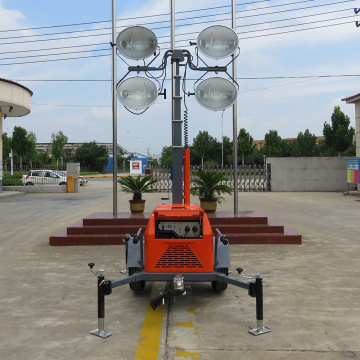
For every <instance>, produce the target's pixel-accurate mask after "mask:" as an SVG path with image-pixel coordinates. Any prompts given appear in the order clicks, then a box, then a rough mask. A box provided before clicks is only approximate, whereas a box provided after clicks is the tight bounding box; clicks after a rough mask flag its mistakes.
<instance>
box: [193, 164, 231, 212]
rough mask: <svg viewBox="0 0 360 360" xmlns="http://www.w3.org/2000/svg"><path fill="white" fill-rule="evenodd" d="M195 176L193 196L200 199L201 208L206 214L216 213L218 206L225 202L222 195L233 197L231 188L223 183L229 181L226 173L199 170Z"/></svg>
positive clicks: (195, 172)
mask: <svg viewBox="0 0 360 360" xmlns="http://www.w3.org/2000/svg"><path fill="white" fill-rule="evenodd" d="M193 175H195V178H194V179H193V180H192V182H193V184H194V186H192V188H191V194H192V195H196V196H198V197H199V199H200V206H201V207H202V208H203V209H204V210H205V211H206V212H214V211H216V208H217V204H218V203H219V204H221V201H222V200H224V198H223V197H222V196H221V195H222V194H225V193H226V194H229V195H231V188H230V187H229V186H228V185H226V184H224V183H223V182H224V181H226V180H227V178H226V176H225V175H224V173H222V172H217V171H206V170H202V169H199V170H197V171H194V172H193Z"/></svg>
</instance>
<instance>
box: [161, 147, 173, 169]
mask: <svg viewBox="0 0 360 360" xmlns="http://www.w3.org/2000/svg"><path fill="white" fill-rule="evenodd" d="M171 164H172V148H171V146H164V147H163V148H162V150H161V157H160V165H161V166H170V165H171Z"/></svg>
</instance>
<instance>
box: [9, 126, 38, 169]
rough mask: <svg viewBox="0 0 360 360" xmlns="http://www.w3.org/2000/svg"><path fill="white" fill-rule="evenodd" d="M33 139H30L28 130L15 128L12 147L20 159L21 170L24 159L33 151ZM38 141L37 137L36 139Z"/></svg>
mask: <svg viewBox="0 0 360 360" xmlns="http://www.w3.org/2000/svg"><path fill="white" fill-rule="evenodd" d="M31 138H32V136H30V139H29V137H28V132H27V131H26V129H24V128H22V127H20V126H15V127H14V131H13V134H12V139H11V147H12V149H13V151H14V153H15V154H17V155H18V156H19V158H20V169H22V163H23V157H24V156H25V155H26V154H27V153H28V152H29V151H31V148H32V144H31ZM35 139H36V137H35Z"/></svg>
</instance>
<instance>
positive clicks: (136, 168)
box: [132, 161, 140, 170]
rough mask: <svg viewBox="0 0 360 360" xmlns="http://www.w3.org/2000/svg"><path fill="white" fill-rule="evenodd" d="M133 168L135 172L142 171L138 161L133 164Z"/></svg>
mask: <svg viewBox="0 0 360 360" xmlns="http://www.w3.org/2000/svg"><path fill="white" fill-rule="evenodd" d="M132 168H133V170H139V169H140V163H139V162H138V161H136V162H135V161H134V162H133V163H132Z"/></svg>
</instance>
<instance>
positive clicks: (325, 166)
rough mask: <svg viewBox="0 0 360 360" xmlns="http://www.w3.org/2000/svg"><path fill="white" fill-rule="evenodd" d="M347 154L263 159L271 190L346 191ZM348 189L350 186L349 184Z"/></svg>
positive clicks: (352, 187)
mask: <svg viewBox="0 0 360 360" xmlns="http://www.w3.org/2000/svg"><path fill="white" fill-rule="evenodd" d="M346 160H347V157H331V158H330V157H301V158H298V157H297V158H267V159H266V163H267V164H271V191H339V192H343V191H346V190H347V173H346ZM350 186H351V188H350V190H353V189H354V186H353V185H350Z"/></svg>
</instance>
